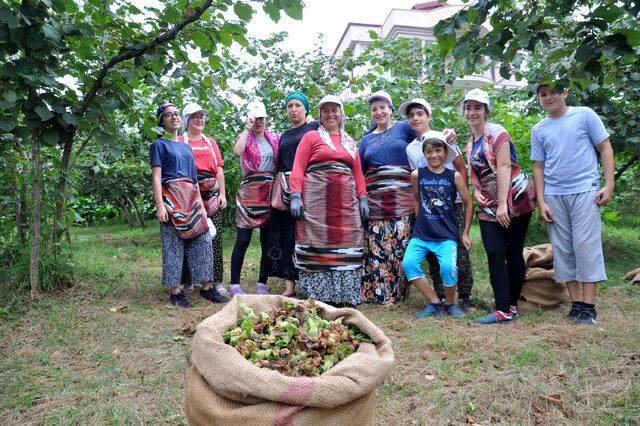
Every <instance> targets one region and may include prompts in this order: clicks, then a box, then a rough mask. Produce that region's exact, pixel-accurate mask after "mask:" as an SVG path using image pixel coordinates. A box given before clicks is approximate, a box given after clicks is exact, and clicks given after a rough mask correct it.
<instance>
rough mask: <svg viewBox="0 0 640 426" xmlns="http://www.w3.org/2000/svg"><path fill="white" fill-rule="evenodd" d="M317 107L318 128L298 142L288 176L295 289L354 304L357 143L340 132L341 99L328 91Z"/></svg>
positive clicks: (363, 215)
mask: <svg viewBox="0 0 640 426" xmlns="http://www.w3.org/2000/svg"><path fill="white" fill-rule="evenodd" d="M318 109H319V117H320V119H319V121H320V127H319V128H318V130H313V131H310V132H308V133H306V134H305V135H304V137H303V138H302V140H301V141H300V145H298V149H297V151H296V156H295V160H294V162H293V170H292V171H291V177H290V180H289V186H290V189H291V207H290V209H291V214H292V215H293V216H294V217H295V218H296V219H299V220H298V222H297V224H296V245H295V249H294V261H295V265H296V267H297V268H298V270H299V271H300V280H299V289H300V291H302V292H303V293H306V294H307V296H308V297H310V298H312V299H316V300H320V301H323V302H328V303H331V304H334V305H345V304H346V305H358V304H360V303H361V290H360V284H361V279H362V271H361V267H362V235H363V228H362V221H363V220H366V219H367V218H368V216H369V206H368V199H367V190H366V185H365V181H364V176H363V175H362V166H361V163H360V158H359V156H358V150H357V147H356V143H355V141H354V140H353V139H352V138H351V136H349V135H348V134H347V133H346V132H345V131H344V120H345V117H344V115H343V113H342V101H341V100H340V98H338V97H337V96H332V95H327V96H325V97H324V98H322V99H321V100H320V102H319V104H318Z"/></svg>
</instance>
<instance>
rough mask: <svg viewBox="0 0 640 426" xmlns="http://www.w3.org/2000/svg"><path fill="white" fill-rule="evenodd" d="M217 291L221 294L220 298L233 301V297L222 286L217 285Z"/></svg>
mask: <svg viewBox="0 0 640 426" xmlns="http://www.w3.org/2000/svg"><path fill="white" fill-rule="evenodd" d="M216 290H218V293H219V294H220V296H222V297H226V298H227V299H229V300H231V295H230V294H229V292H228V291H227V289H226V288H224V286H223V285H222V284H216Z"/></svg>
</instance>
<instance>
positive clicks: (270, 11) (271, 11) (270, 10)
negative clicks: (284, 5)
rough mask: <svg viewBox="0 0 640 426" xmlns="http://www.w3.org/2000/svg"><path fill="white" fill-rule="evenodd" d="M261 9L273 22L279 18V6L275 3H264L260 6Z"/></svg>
mask: <svg viewBox="0 0 640 426" xmlns="http://www.w3.org/2000/svg"><path fill="white" fill-rule="evenodd" d="M262 9H263V10H264V11H265V13H266V14H267V15H269V18H271V20H272V21H273V22H276V23H277V22H278V21H279V20H280V8H279V7H278V5H276V4H275V3H266V4H265V5H263V6H262Z"/></svg>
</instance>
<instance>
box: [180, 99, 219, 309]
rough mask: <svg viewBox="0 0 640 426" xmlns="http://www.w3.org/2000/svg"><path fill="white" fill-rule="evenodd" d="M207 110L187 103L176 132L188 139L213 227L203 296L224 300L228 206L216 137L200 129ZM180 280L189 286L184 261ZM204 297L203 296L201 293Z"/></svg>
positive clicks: (204, 121) (189, 287) (186, 287)
mask: <svg viewBox="0 0 640 426" xmlns="http://www.w3.org/2000/svg"><path fill="white" fill-rule="evenodd" d="M206 116H207V110H206V109H204V108H202V107H201V106H200V105H198V104H196V103H188V104H187V105H185V107H184V110H183V111H182V123H183V126H184V128H185V129H186V131H185V132H184V134H183V135H182V136H178V140H179V141H180V142H187V143H188V145H189V146H190V147H191V150H192V151H193V158H194V160H195V162H196V171H197V173H198V187H199V189H200V196H201V197H202V202H203V203H204V207H205V210H206V211H207V216H208V217H210V218H211V220H212V221H213V224H214V225H215V227H216V231H217V232H216V235H215V237H214V238H213V241H212V245H213V282H214V283H215V288H213V289H211V290H206V296H207V297H206V299H207V300H209V301H211V302H216V303H220V302H227V301H228V300H229V293H228V292H227V290H226V289H225V288H224V287H223V286H222V275H223V272H224V271H223V261H222V224H223V218H224V216H223V210H224V209H225V208H226V207H227V197H226V194H225V184H224V172H223V170H222V167H223V166H224V163H223V162H222V156H221V155H220V149H219V148H218V144H217V143H216V141H215V139H213V138H212V137H207V136H206V135H205V134H204V133H202V132H203V130H204V126H205V123H206ZM183 265H184V266H183V269H182V282H183V283H184V286H185V291H189V290H190V289H192V287H191V285H190V284H189V283H190V282H191V279H190V274H189V268H188V267H187V263H186V262H185V263H184V264H183ZM203 297H204V296H203Z"/></svg>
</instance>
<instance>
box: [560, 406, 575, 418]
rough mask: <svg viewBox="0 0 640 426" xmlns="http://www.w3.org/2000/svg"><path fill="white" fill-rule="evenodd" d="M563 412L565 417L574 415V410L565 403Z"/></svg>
mask: <svg viewBox="0 0 640 426" xmlns="http://www.w3.org/2000/svg"><path fill="white" fill-rule="evenodd" d="M562 412H563V413H564V415H565V417H567V418H571V417H573V410H571V409H570V408H567V407H565V406H564V405H562Z"/></svg>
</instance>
